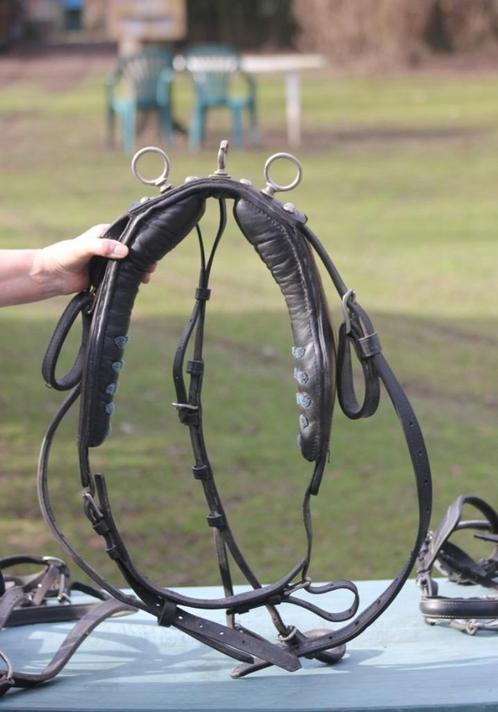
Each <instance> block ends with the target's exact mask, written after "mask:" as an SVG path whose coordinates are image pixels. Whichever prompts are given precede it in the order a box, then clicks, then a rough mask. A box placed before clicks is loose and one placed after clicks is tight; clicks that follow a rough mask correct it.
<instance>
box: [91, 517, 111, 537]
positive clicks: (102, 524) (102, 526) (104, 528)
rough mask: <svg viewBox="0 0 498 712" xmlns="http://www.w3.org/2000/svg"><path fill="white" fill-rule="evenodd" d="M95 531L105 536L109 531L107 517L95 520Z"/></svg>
mask: <svg viewBox="0 0 498 712" xmlns="http://www.w3.org/2000/svg"><path fill="white" fill-rule="evenodd" d="M93 531H94V532H95V533H96V534H100V536H105V535H106V534H108V533H109V525H108V524H107V522H106V520H105V519H101V520H100V521H98V522H95V524H94V525H93Z"/></svg>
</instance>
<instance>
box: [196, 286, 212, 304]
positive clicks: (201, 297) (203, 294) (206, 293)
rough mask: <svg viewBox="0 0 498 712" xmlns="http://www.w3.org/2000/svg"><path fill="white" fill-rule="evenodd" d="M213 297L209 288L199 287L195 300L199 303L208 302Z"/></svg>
mask: <svg viewBox="0 0 498 712" xmlns="http://www.w3.org/2000/svg"><path fill="white" fill-rule="evenodd" d="M210 296H211V290H210V289H208V288H207V287H197V289H196V290H195V298H196V299H197V301H198V302H207V300H208V299H209V297H210Z"/></svg>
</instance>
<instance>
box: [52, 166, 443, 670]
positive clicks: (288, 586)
mask: <svg viewBox="0 0 498 712" xmlns="http://www.w3.org/2000/svg"><path fill="white" fill-rule="evenodd" d="M275 189H276V184H274V183H273V182H271V181H269V183H268V185H267V187H266V189H265V190H263V191H258V190H256V189H254V188H253V187H252V186H251V185H250V184H249V181H240V182H238V181H234V180H232V179H231V178H229V177H228V176H227V174H226V172H225V170H224V162H223V163H219V167H218V170H217V171H216V173H215V174H214V175H213V176H210V177H209V178H205V179H193V180H189V181H188V182H186V183H185V184H184V185H182V186H180V187H177V188H170V187H168V188H167V189H166V190H164V193H163V194H161V195H160V196H159V197H157V198H153V199H148V200H146V201H145V202H143V203H140V204H139V205H137V206H135V207H133V208H132V209H131V210H130V211H129V212H128V213H127V215H125V216H123V217H121V218H120V219H119V220H118V221H116V222H115V223H114V225H113V226H112V227H111V228H110V230H109V232H108V236H111V237H113V238H115V239H119V240H120V241H122V242H123V243H125V244H126V245H128V247H129V249H130V252H129V255H128V257H127V258H126V259H124V260H123V261H108V262H105V261H102V260H98V261H97V262H96V264H95V265H94V269H93V272H92V274H93V284H92V288H91V289H90V290H88V291H87V292H84V293H82V294H80V295H77V296H76V297H75V298H74V299H73V300H72V302H71V303H70V304H69V306H68V307H67V309H66V311H65V313H64V314H63V315H62V317H61V320H60V322H59V325H58V326H57V328H56V331H55V333H54V336H53V338H52V340H51V343H50V345H49V349H48V351H47V355H46V357H45V360H44V364H43V374H44V377H45V379H46V381H47V383H49V384H50V385H52V386H53V387H54V388H57V389H60V390H69V394H68V395H67V397H66V399H65V401H64V402H63V404H62V406H61V408H60V410H59V412H58V413H57V414H56V416H55V418H54V420H53V422H52V423H51V425H50V427H49V430H48V432H47V435H46V437H45V440H44V443H43V446H42V450H41V454H40V462H39V472H38V474H39V480H38V481H39V496H40V502H41V506H42V510H43V512H44V516H45V519H46V521H47V522H48V524H49V526H50V527H51V529H52V531H53V532H54V534H55V535H56V537H57V538H58V539H59V541H60V542H61V543H62V544H63V546H64V547H65V548H66V550H67V551H68V552H69V553H70V555H71V556H72V557H73V559H74V560H75V561H76V562H77V563H78V564H79V565H80V566H81V567H82V568H83V570H84V571H86V572H87V573H88V574H89V575H90V576H91V577H92V578H93V579H94V580H95V581H97V582H98V583H99V585H100V586H102V587H103V588H104V589H105V590H107V591H108V592H109V593H111V594H112V595H113V596H115V597H116V598H117V599H118V600H121V601H122V602H124V603H126V604H131V605H135V606H136V607H139V608H142V609H144V610H146V611H148V612H149V613H152V614H153V615H154V616H155V617H156V618H157V620H158V623H159V624H160V625H164V626H175V627H176V628H178V629H180V630H182V631H184V632H185V633H187V634H189V635H191V636H193V637H194V638H196V639H198V640H200V641H202V642H203V643H205V644H207V645H209V646H211V647H213V648H215V649H217V650H220V651H221V652H223V653H225V654H227V655H230V656H232V657H234V658H235V659H237V660H238V661H239V662H240V663H241V665H239V667H238V668H236V669H235V671H234V672H233V673H232V674H233V676H234V677H241V676H243V675H246V674H248V673H249V672H252V671H253V670H256V669H260V668H262V667H265V666H267V665H270V664H275V665H278V666H280V667H282V668H284V669H285V670H290V671H292V670H296V669H298V668H299V667H300V662H299V658H300V657H301V656H306V657H317V658H318V659H320V660H323V661H326V662H333V661H335V660H337V659H338V658H340V656H341V655H342V653H343V650H344V648H343V645H344V643H346V642H347V641H348V640H350V639H352V638H353V637H355V636H356V635H358V634H359V633H361V631H363V630H364V629H365V628H366V627H367V626H368V625H370V624H371V623H372V622H373V621H374V620H375V619H376V618H377V617H378V616H379V615H380V614H381V613H382V611H384V610H385V609H386V607H387V606H388V605H389V604H390V603H391V601H392V600H393V599H394V597H395V596H396V594H397V593H398V592H399V590H400V589H401V587H402V585H403V583H404V582H405V580H406V579H407V577H408V575H409V573H410V571H411V569H412V567H413V564H414V562H415V558H416V554H417V552H418V550H419V548H420V546H421V544H422V542H423V541H424V538H425V535H426V531H427V527H428V524H429V521H430V514H431V476H430V466H429V461H428V458H427V453H426V449H425V445H424V441H423V437H422V433H421V431H420V428H419V425H418V423H417V420H416V417H415V414H414V412H413V410H412V408H411V405H410V403H409V401H408V399H407V397H406V395H405V393H404V392H403V389H402V388H401V386H400V385H399V383H398V381H397V379H396V377H395V375H394V374H393V372H392V371H391V369H390V367H389V365H388V364H387V361H386V360H385V358H384V356H383V354H382V351H381V346H380V342H379V339H378V336H377V334H376V332H375V330H374V327H373V325H372V323H371V321H370V319H369V317H368V315H367V314H366V312H365V311H364V310H363V309H362V307H361V306H360V305H359V304H358V303H357V301H356V299H355V295H354V293H353V292H352V291H351V290H348V289H347V287H346V285H345V284H344V282H343V280H342V279H341V277H340V275H339V274H338V272H337V270H336V268H335V266H334V264H333V263H332V261H331V260H330V257H329V256H328V254H327V253H326V251H325V249H324V247H323V246H322V245H321V243H320V242H319V240H318V239H317V237H316V236H315V235H314V234H313V233H312V232H311V230H309V228H308V227H307V226H306V224H305V223H306V217H305V216H304V215H303V214H301V213H300V212H299V211H297V210H296V209H295V208H294V206H292V205H291V204H288V203H287V204H284V205H283V204H282V203H280V202H279V201H277V200H275V198H274V197H273V193H274V192H275ZM208 200H215V201H217V202H218V204H219V210H220V226H219V229H218V232H217V234H216V236H215V239H214V242H213V247H212V250H211V253H210V254H209V256H208V255H207V254H206V252H205V249H204V243H203V240H202V234H201V232H200V228H199V226H198V223H199V221H200V219H201V217H202V215H203V212H204V210H205V205H206V202H207V201H208ZM229 200H230V201H233V212H234V217H235V220H236V222H237V224H238V226H239V228H240V230H241V232H242V233H243V234H244V236H245V237H246V239H247V240H248V242H249V243H250V244H251V245H252V246H253V247H254V249H255V250H256V252H257V253H258V254H259V256H260V258H261V259H262V261H263V262H264V264H265V265H266V266H267V268H268V269H269V271H270V272H271V274H272V276H273V278H274V279H275V281H276V282H277V284H278V285H279V287H280V290H281V292H282V294H283V296H284V299H285V301H286V304H287V308H288V312H289V317H290V321H291V327H292V333H293V339H294V346H293V349H292V353H293V355H294V358H295V364H296V368H295V371H294V376H295V379H296V382H297V403H298V409H299V446H300V448H301V452H302V455H303V457H304V458H305V459H306V460H307V461H309V462H312V463H313V471H312V474H311V477H310V481H309V484H308V486H307V488H306V490H305V493H304V501H303V515H304V527H305V532H306V537H307V547H306V552H305V556H304V557H303V559H302V560H301V561H299V562H298V563H297V564H296V565H295V566H294V567H293V569H292V570H291V571H289V572H288V573H287V574H286V575H285V576H284V577H283V578H282V579H281V580H279V581H277V582H276V583H273V584H270V585H266V586H263V585H262V584H261V583H260V581H259V579H258V578H257V577H256V575H255V573H254V572H253V570H252V569H251V568H250V566H249V564H248V563H247V562H246V560H245V559H244V557H243V555H242V552H241V551H240V549H239V547H238V545H237V543H236V541H235V538H234V536H233V534H232V531H231V529H230V526H229V523H228V519H227V515H226V512H225V510H224V508H223V504H222V501H221V499H220V496H219V493H218V490H217V488H216V483H215V478H214V473H213V469H212V467H211V464H210V462H209V458H208V453H207V449H206V444H205V441H204V435H203V420H202V400H201V390H202V381H203V371H204V360H203V336H204V318H205V312H206V306H207V301H208V300H209V297H210V288H209V277H210V271H211V266H212V262H213V258H214V254H215V252H216V249H217V247H218V244H219V241H220V239H221V236H222V233H223V230H224V227H225V223H226V219H227V216H226V203H227V201H229ZM193 230H196V231H197V234H198V238H199V244H200V252H201V269H200V275H199V282H198V286H197V289H196V291H195V301H194V307H193V310H192V314H191V317H190V319H189V320H188V322H187V324H186V326H185V329H184V331H183V333H182V335H181V337H180V341H179V344H178V347H177V350H176V354H175V358H174V362H173V380H174V384H175V389H176V396H177V398H176V403H175V404H174V405H175V407H176V408H177V411H178V416H179V418H180V421H181V422H182V423H183V424H185V426H186V427H188V429H189V434H190V439H191V443H192V450H193V456H194V466H193V468H192V469H193V475H194V478H195V479H196V480H198V481H199V483H200V484H201V486H202V487H203V490H204V495H205V498H206V502H207V505H208V509H209V514H208V517H207V520H208V524H209V526H210V527H211V528H212V529H213V532H214V538H215V548H216V553H217V558H218V565H219V570H220V577H221V582H222V585H223V590H224V596H223V597H222V598H217V599H197V598H191V597H187V596H184V595H182V594H179V593H177V592H175V591H172V590H170V589H166V588H161V587H158V586H156V585H154V584H153V583H151V582H150V581H149V580H148V579H147V578H146V577H145V576H144V575H143V574H142V573H141V572H140V571H138V570H137V568H136V567H135V565H134V563H133V561H132V559H131V557H130V555H129V552H128V551H127V549H126V547H125V545H124V543H123V540H122V538H121V536H120V533H119V532H118V529H117V527H116V524H115V522H114V520H113V516H112V512H111V506H110V501H109V497H108V492H107V487H106V481H105V478H104V476H103V475H96V474H93V473H92V468H91V465H90V455H89V452H90V449H91V448H94V447H98V446H99V445H100V444H101V443H102V442H103V441H104V439H105V437H106V435H107V433H108V429H109V418H110V415H111V413H112V409H113V397H114V393H115V390H116V385H117V381H118V377H119V373H120V370H121V366H122V357H123V351H124V348H125V344H126V341H127V333H128V328H129V322H130V316H131V312H132V309H133V304H134V300H135V297H136V294H137V292H138V289H139V286H140V283H141V281H142V279H143V276H144V274H145V273H146V272H147V270H148V269H149V267H150V266H151V265H152V264H153V263H154V262H157V261H158V260H160V259H162V258H163V257H164V256H165V255H166V254H167V253H168V252H169V251H171V250H172V249H173V248H174V247H175V246H176V245H178V244H179V243H180V242H181V241H182V240H183V239H184V238H185V237H186V236H187V235H188V234H189V233H191V232H192V231H193ZM313 251H314V252H315V253H316V254H317V255H318V257H319V259H320V260H321V262H322V263H323V265H324V267H325V270H326V271H327V273H328V274H329V276H330V278H331V280H332V282H333V284H334V286H335V288H336V290H337V292H338V294H339V297H340V298H341V299H342V304H343V312H344V316H345V323H344V324H343V325H342V326H341V328H340V330H339V340H338V346H337V352H338V354H337V365H336V348H335V343H334V336H333V329H332V326H331V323H330V320H329V315H328V305H327V301H326V299H325V295H324V291H323V287H322V283H321V279H320V275H319V272H318V269H317V266H316V264H315V260H314V257H313ZM78 314H81V317H82V319H83V325H84V327H83V338H82V344H81V349H80V353H79V355H78V358H77V360H76V362H75V364H74V366H73V368H72V369H71V371H70V372H69V374H67V375H66V376H64V377H62V378H57V377H56V375H55V372H56V362H57V357H58V354H59V352H60V350H61V348H62V344H63V341H64V339H65V337H66V335H67V332H68V331H69V329H70V326H71V324H72V323H73V322H74V320H75V319H76V317H77V316H78ZM189 344H192V358H191V359H190V360H189V361H188V362H187V364H185V358H186V351H187V348H188V346H189ZM351 347H353V350H354V351H355V354H356V356H357V357H358V359H359V361H360V363H361V366H362V370H363V374H364V378H365V393H364V398H363V403H361V404H358V402H357V398H356V395H355V392H354V387H353V378H352V366H351V360H352V359H351ZM187 377H188V384H187V383H186V380H187ZM380 383H383V384H384V387H385V389H386V391H387V393H388V395H389V397H390V399H391V401H392V404H393V407H394V409H395V411H396V413H397V415H398V417H399V420H400V422H401V425H402V428H403V432H404V435H405V439H406V444H407V447H408V451H409V455H410V458H411V462H412V465H413V471H414V475H415V480H416V487H417V495H418V502H419V505H418V506H419V525H418V530H417V533H416V536H415V541H414V545H413V549H412V551H411V553H410V554H409V556H408V560H407V562H406V564H405V566H404V567H403V568H402V570H401V572H400V573H399V575H398V576H397V577H396V578H395V579H394V581H392V583H391V584H390V585H389V586H388V587H387V589H386V590H385V591H384V593H382V595H381V596H379V598H378V599H377V600H375V601H374V602H373V603H371V604H370V605H368V606H367V607H366V608H365V609H364V610H363V611H362V612H361V613H360V614H358V615H356V614H357V611H358V606H359V597H358V592H357V588H356V586H355V585H354V583H352V582H351V581H346V580H341V581H336V582H333V583H329V584H325V585H321V586H316V585H313V584H312V582H311V579H310V578H309V576H308V568H309V565H310V558H311V548H312V526H311V513H310V498H311V496H312V495H317V494H318V492H319V488H320V482H321V479H322V476H323V472H324V467H325V464H326V462H327V458H328V451H329V438H330V429H331V423H332V411H333V404H334V395H335V390H336V386H337V390H338V398H339V402H340V404H341V406H342V408H343V410H344V412H345V413H346V414H347V415H348V416H349V417H351V418H353V419H357V418H361V417H368V416H370V415H372V414H373V413H374V412H375V410H376V408H377V404H378V402H379V395H380ZM78 398H79V400H80V419H79V434H78V450H79V460H80V475H81V482H82V485H83V487H84V493H83V502H84V510H85V513H86V515H87V517H88V518H89V520H90V522H91V524H92V526H93V528H94V530H95V531H96V532H97V533H98V534H100V535H101V536H102V537H103V539H104V540H105V544H106V551H107V553H108V555H109V556H110V557H111V558H112V559H113V560H114V561H115V563H116V565H117V566H118V568H119V569H120V571H121V573H122V575H123V576H124V579H125V581H126V582H127V584H128V585H129V586H130V587H131V588H132V589H133V591H134V592H135V594H136V595H137V597H138V599H135V598H134V597H130V596H127V595H125V594H123V593H122V592H121V591H120V590H119V589H117V588H116V587H114V586H113V585H111V584H110V583H109V582H107V581H106V580H105V579H103V578H102V577H101V576H100V574H99V573H98V572H97V571H95V570H94V568H92V567H91V565H90V564H89V563H88V562H86V561H84V560H83V559H82V558H81V556H79V554H78V553H77V552H76V551H75V549H74V548H73V547H72V545H71V544H70V543H69V542H68V541H67V539H66V537H65V536H64V533H63V532H62V531H61V529H60V528H59V526H58V524H57V522H56V520H55V517H54V513H53V510H52V507H51V504H50V499H49V492H48V484H47V467H48V459H49V454H50V448H51V443H52V440H53V437H54V435H55V433H56V430H57V428H58V425H59V423H60V422H61V420H62V419H63V417H64V416H65V414H66V412H67V411H68V410H69V408H70V407H71V406H72V404H73V403H74V402H75V401H76V400H77V399H78ZM230 557H231V559H232V560H233V562H234V563H235V565H236V566H237V567H238V568H239V570H240V571H241V573H242V574H243V575H244V577H245V578H246V580H247V581H248V583H249V584H250V585H251V587H252V590H250V591H247V592H244V593H239V594H235V593H234V589H233V584H232V576H231V572H230ZM301 589H304V590H306V591H307V592H308V593H309V594H316V595H320V594H323V593H326V592H330V591H335V590H338V589H345V590H347V591H349V592H350V593H351V594H352V602H351V605H350V606H349V607H348V608H347V609H346V610H343V611H339V612H335V613H331V612H329V611H326V610H324V609H323V608H321V607H319V606H317V605H316V604H314V603H311V601H310V600H309V599H303V598H301V597H300V596H299V595H296V594H297V593H298V592H299V591H300V590H301ZM282 603H290V604H294V605H297V606H301V607H304V608H306V609H308V610H310V611H312V612H314V613H316V614H317V615H318V616H320V617H321V618H322V619H325V620H327V621H331V622H343V621H349V622H348V623H346V625H345V626H343V627H342V628H340V629H338V630H336V631H328V630H327V631H324V630H323V629H321V630H320V631H315V632H312V634H311V635H310V634H309V635H305V634H304V633H302V632H301V631H299V630H297V628H296V627H295V626H292V625H287V624H285V623H284V621H283V619H282V617H281V615H280V612H279V609H278V607H279V605H280V604H282ZM260 606H265V607H266V608H267V609H268V611H269V613H270V615H271V618H272V620H273V623H274V624H275V626H276V629H277V631H278V634H279V642H278V643H273V642H270V641H267V640H265V639H263V638H262V637H261V636H260V635H258V634H257V633H254V632H252V631H250V630H248V629H247V628H246V627H244V626H243V625H241V624H240V622H238V619H236V616H238V615H240V614H243V613H245V612H247V611H250V610H252V609H254V608H257V607H260ZM184 607H188V608H193V609H201V610H202V609H206V610H208V609H224V610H225V611H226V615H227V621H226V625H220V624H218V623H214V622H212V621H210V620H208V619H206V618H204V617H201V616H200V615H196V614H194V613H191V612H189V611H186V610H185V608H184ZM355 616H356V617H355Z"/></svg>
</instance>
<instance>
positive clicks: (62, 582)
mask: <svg viewBox="0 0 498 712" xmlns="http://www.w3.org/2000/svg"><path fill="white" fill-rule="evenodd" d="M42 560H43V563H44V564H47V566H54V567H55V568H56V569H57V573H58V576H59V580H58V586H57V589H58V590H57V594H56V595H57V600H58V601H59V603H69V602H70V601H71V599H70V597H69V594H68V593H67V581H68V573H69V570H68V568H67V565H66V562H65V561H64V560H63V559H59V558H58V557H57V556H43V557H42Z"/></svg>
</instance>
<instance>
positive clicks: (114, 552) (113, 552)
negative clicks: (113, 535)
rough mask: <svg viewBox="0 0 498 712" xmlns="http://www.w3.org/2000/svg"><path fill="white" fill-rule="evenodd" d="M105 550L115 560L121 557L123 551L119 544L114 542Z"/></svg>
mask: <svg viewBox="0 0 498 712" xmlns="http://www.w3.org/2000/svg"><path fill="white" fill-rule="evenodd" d="M105 552H106V554H107V556H108V557H109V558H110V559H113V560H114V561H116V559H119V558H120V557H121V551H120V549H119V547H118V545H117V544H112V545H111V546H107V547H106V550H105Z"/></svg>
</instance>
